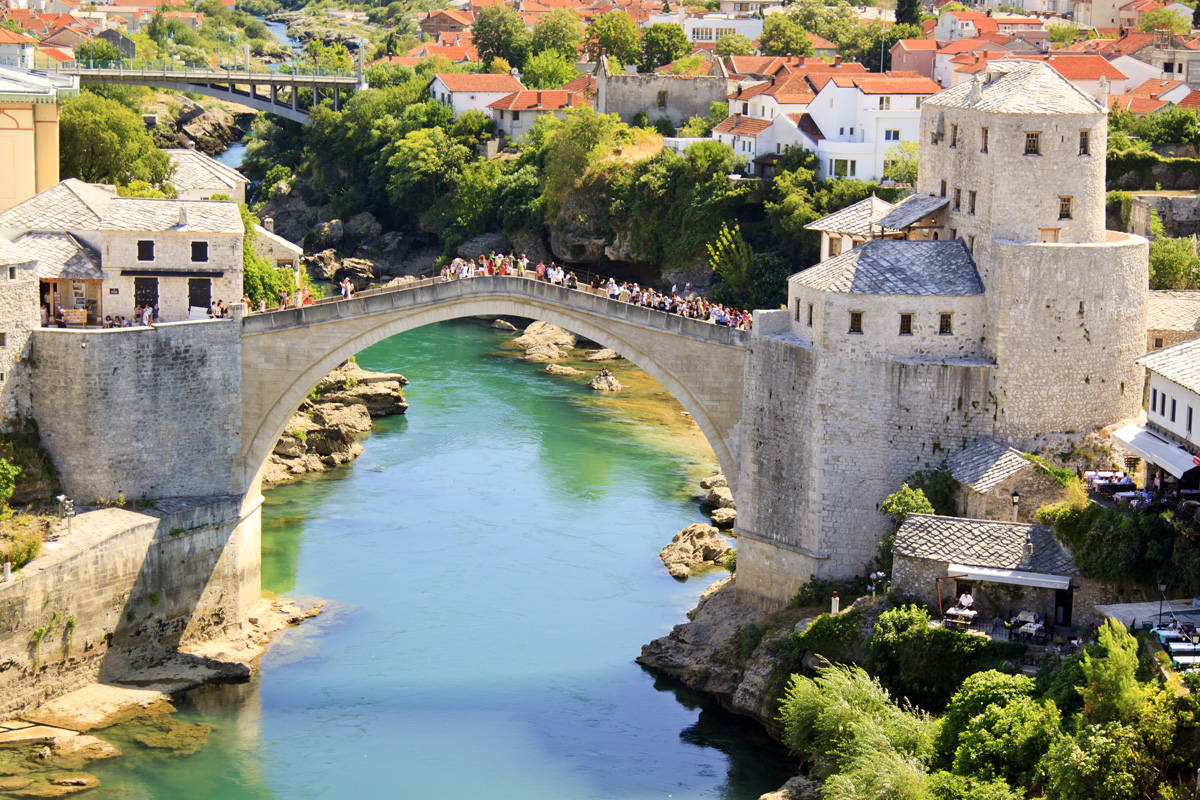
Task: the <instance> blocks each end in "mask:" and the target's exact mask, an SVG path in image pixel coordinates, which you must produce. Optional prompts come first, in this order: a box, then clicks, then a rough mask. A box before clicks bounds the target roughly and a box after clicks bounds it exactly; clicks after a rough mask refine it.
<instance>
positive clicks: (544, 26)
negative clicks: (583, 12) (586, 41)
mask: <svg viewBox="0 0 1200 800" xmlns="http://www.w3.org/2000/svg"><path fill="white" fill-rule="evenodd" d="M582 42H583V22H582V21H581V20H580V19H579V15H578V14H576V13H575V12H574V11H573V10H571V9H569V8H556V9H554V10H553V11H551V12H550V13H549V14H546V15H545V16H543V17H542V18H541V19H540V20H538V23H537V25H534V26H533V45H532V50H531V52H533V53H544V52H545V51H547V50H554V51H555V52H557V53H558V54H559V55H561V56H562V57H563V58H564V59H566V60H567V61H568V62H570V63H572V64H574V63H575V62H576V61H578V60H579V45H580V44H581V43H582Z"/></svg>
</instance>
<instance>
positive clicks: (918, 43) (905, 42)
mask: <svg viewBox="0 0 1200 800" xmlns="http://www.w3.org/2000/svg"><path fill="white" fill-rule="evenodd" d="M896 44H897V45H899V46H900V47H901V48H902V49H904V50H937V49H938V43H937V42H936V41H935V40H933V39H899V40H898V41H897V42H896Z"/></svg>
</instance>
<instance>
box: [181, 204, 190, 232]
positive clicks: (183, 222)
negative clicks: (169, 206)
mask: <svg viewBox="0 0 1200 800" xmlns="http://www.w3.org/2000/svg"><path fill="white" fill-rule="evenodd" d="M187 224H188V221H187V206H185V205H180V206H179V227H181V228H186V227H187Z"/></svg>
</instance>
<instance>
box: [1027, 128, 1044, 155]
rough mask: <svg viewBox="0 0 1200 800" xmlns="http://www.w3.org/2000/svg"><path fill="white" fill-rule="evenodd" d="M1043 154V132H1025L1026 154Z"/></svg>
mask: <svg viewBox="0 0 1200 800" xmlns="http://www.w3.org/2000/svg"><path fill="white" fill-rule="evenodd" d="M1041 154H1042V134H1041V133H1039V132H1037V131H1033V132H1029V133H1026V134H1025V155H1027V156H1040V155H1041Z"/></svg>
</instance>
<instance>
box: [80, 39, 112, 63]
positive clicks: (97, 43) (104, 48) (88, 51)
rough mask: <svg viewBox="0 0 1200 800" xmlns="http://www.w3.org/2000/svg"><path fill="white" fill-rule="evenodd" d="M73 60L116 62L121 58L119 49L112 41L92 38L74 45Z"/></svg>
mask: <svg viewBox="0 0 1200 800" xmlns="http://www.w3.org/2000/svg"><path fill="white" fill-rule="evenodd" d="M75 60H76V61H78V62H79V63H81V64H94V63H105V62H116V61H120V60H121V51H120V50H118V49H117V46H116V45H114V44H113V43H112V42H109V41H105V40H104V39H92V40H91V41H86V42H80V43H79V44H77V45H75Z"/></svg>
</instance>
